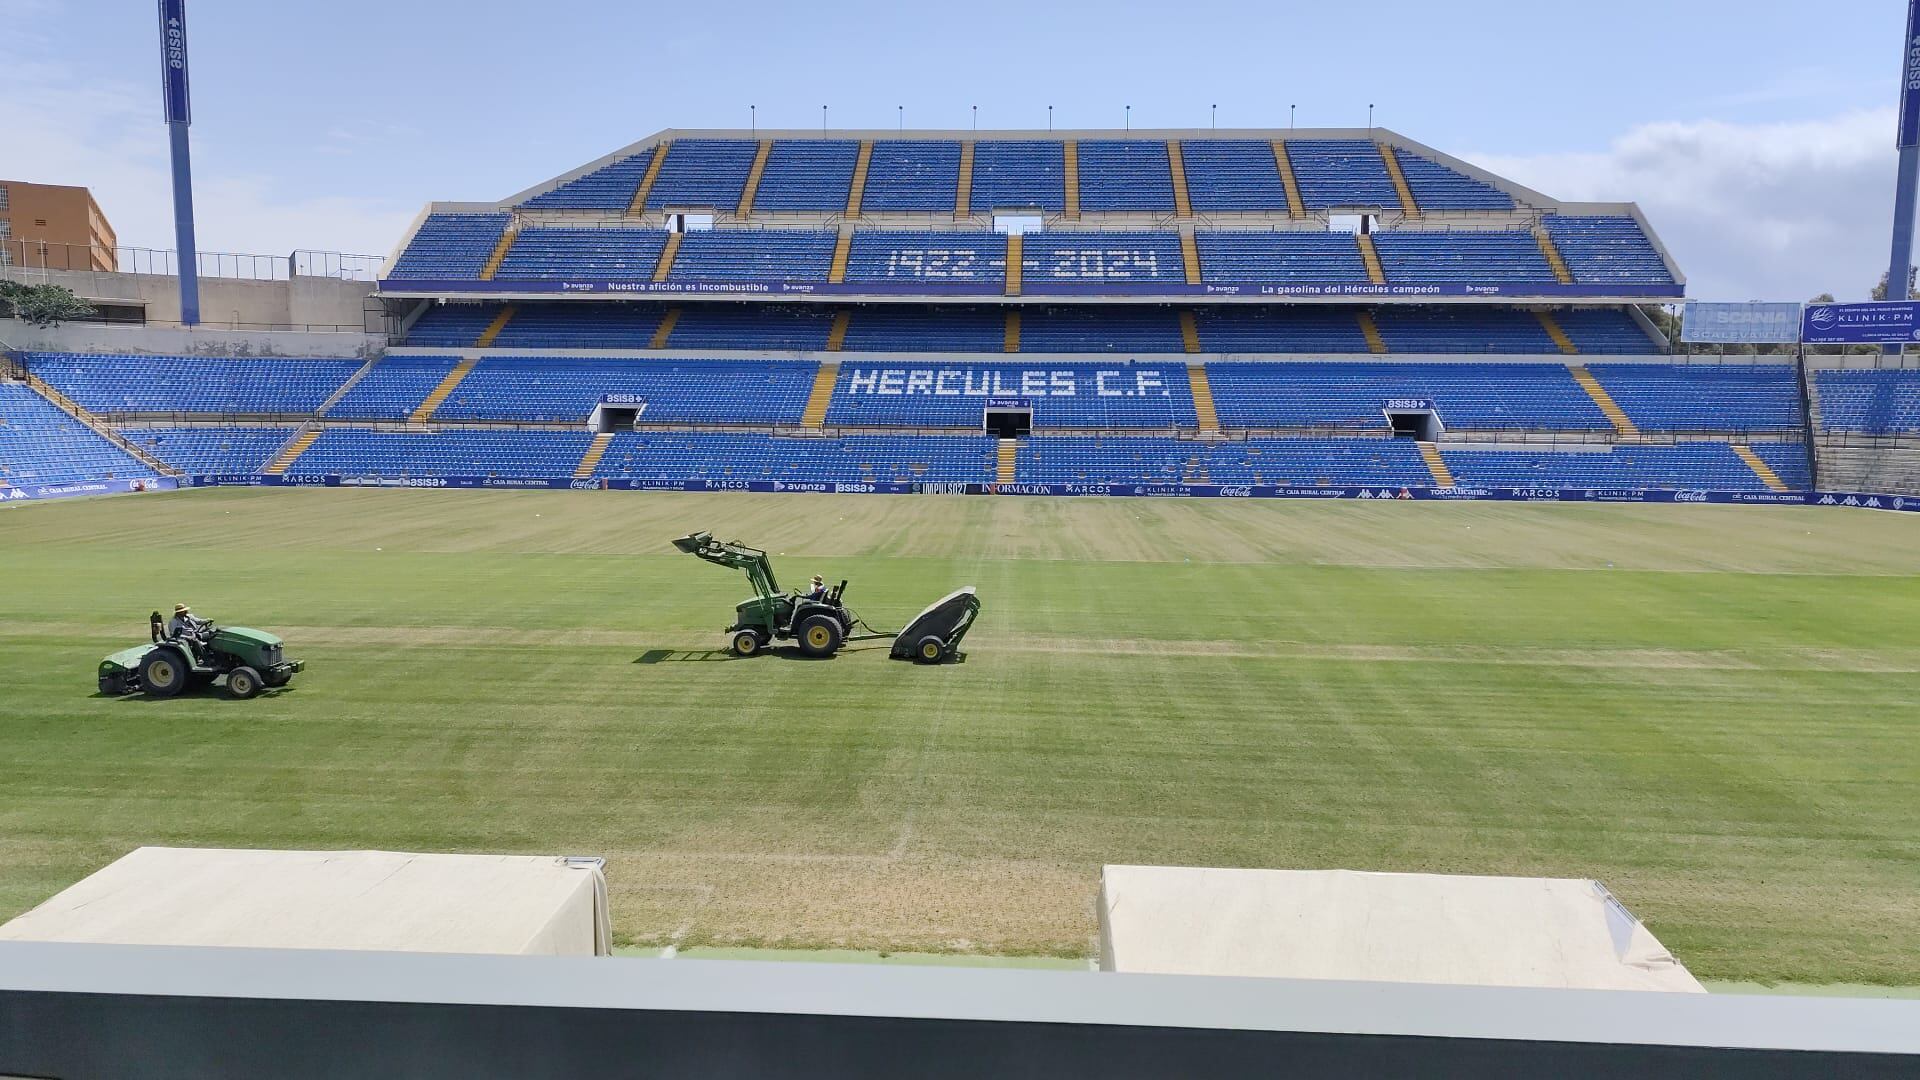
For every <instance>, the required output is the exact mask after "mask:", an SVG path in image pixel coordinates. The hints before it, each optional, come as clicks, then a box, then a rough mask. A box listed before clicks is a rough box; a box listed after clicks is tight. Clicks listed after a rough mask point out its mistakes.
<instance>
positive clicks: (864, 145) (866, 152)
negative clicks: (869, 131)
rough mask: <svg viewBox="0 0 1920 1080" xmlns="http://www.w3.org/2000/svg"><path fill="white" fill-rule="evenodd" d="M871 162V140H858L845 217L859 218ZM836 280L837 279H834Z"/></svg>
mask: <svg viewBox="0 0 1920 1080" xmlns="http://www.w3.org/2000/svg"><path fill="white" fill-rule="evenodd" d="M872 162H873V140H872V139H861V140H860V156H859V157H857V158H854V159H853V183H852V184H851V185H850V186H849V187H848V188H847V216H848V217H859V216H860V199H861V197H862V196H863V195H865V194H866V190H867V166H868V165H870V164H872ZM835 280H838V279H835Z"/></svg>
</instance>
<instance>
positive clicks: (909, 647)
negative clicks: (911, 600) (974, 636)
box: [888, 585, 980, 664]
mask: <svg viewBox="0 0 1920 1080" xmlns="http://www.w3.org/2000/svg"><path fill="white" fill-rule="evenodd" d="M978 614H980V598H979V597H978V596H975V595H974V593H973V586H971V585H969V586H967V587H966V588H964V589H959V590H957V591H954V592H950V593H948V594H947V595H945V596H943V597H941V598H940V599H938V600H935V601H934V602H933V603H932V604H930V605H928V607H927V609H926V610H925V611H922V612H921V613H920V614H918V615H915V616H914V617H913V620H912V621H911V622H909V623H907V626H906V629H904V630H902V631H900V634H899V636H897V637H895V638H894V639H893V649H892V651H891V652H890V653H889V654H888V655H890V656H892V657H893V658H894V659H895V660H912V661H914V662H915V663H920V664H937V663H940V662H941V661H943V660H950V659H952V658H953V655H954V653H955V652H957V651H958V650H959V648H960V639H962V638H964V637H966V636H967V631H968V630H969V629H971V628H972V626H973V620H974V616H976V615H978Z"/></svg>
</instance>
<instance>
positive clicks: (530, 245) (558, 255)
mask: <svg viewBox="0 0 1920 1080" xmlns="http://www.w3.org/2000/svg"><path fill="white" fill-rule="evenodd" d="M666 244H667V233H666V230H664V229H635V228H567V227H561V226H554V227H530V228H525V229H522V230H520V234H519V236H517V237H515V238H514V241H513V246H512V247H510V248H508V249H507V255H506V258H504V259H502V260H501V261H500V269H499V270H498V271H497V272H495V274H494V275H493V276H494V277H495V278H496V279H500V280H506V281H581V280H586V281H595V280H599V281H652V280H653V272H654V270H655V269H656V268H657V267H658V266H659V265H660V249H661V248H663V247H665V246H666Z"/></svg>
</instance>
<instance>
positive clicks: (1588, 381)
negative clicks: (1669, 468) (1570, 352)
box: [1567, 364, 1640, 438]
mask: <svg viewBox="0 0 1920 1080" xmlns="http://www.w3.org/2000/svg"><path fill="white" fill-rule="evenodd" d="M1567 371H1568V372H1570V373H1571V374H1572V375H1573V381H1574V382H1577V383H1579V384H1580V389H1582V390H1585V391H1586V392H1587V396H1588V397H1590V398H1592V399H1593V403H1594V405H1596V406H1598V407H1599V409H1600V411H1601V413H1603V414H1605V416H1606V418H1607V420H1608V421H1609V422H1611V423H1612V424H1613V430H1614V432H1615V433H1616V434H1619V435H1623V436H1628V437H1631V438H1639V436H1640V429H1639V428H1638V427H1636V426H1635V425H1634V423H1633V420H1632V419H1631V418H1630V417H1628V416H1627V411H1626V410H1625V409H1622V408H1621V407H1620V405H1619V403H1618V402H1616V401H1614V400H1613V395H1612V394H1609V393H1607V388H1606V387H1604V386H1601V385H1600V380H1599V379H1596V378H1594V377H1593V372H1591V371H1588V370H1587V369H1586V366H1585V365H1584V364H1568V365H1567Z"/></svg>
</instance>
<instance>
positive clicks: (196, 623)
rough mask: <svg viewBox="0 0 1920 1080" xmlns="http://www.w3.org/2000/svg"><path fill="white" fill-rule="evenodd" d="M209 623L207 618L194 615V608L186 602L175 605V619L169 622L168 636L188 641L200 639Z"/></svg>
mask: <svg viewBox="0 0 1920 1080" xmlns="http://www.w3.org/2000/svg"><path fill="white" fill-rule="evenodd" d="M208 625H209V624H208V623H207V621H206V620H205V619H196V618H194V617H193V609H192V608H190V607H188V606H187V605H185V604H175V605H173V621H172V622H170V623H168V624H167V636H168V637H171V638H177V639H182V640H186V641H198V640H199V639H200V635H201V634H203V633H205V632H206V628H207V626H208Z"/></svg>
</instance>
